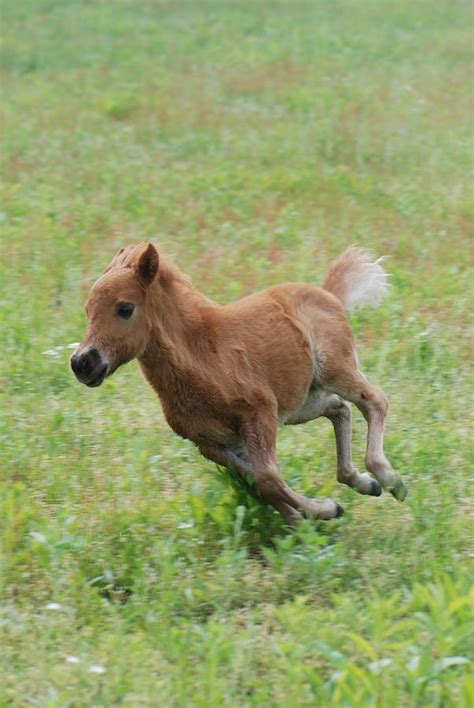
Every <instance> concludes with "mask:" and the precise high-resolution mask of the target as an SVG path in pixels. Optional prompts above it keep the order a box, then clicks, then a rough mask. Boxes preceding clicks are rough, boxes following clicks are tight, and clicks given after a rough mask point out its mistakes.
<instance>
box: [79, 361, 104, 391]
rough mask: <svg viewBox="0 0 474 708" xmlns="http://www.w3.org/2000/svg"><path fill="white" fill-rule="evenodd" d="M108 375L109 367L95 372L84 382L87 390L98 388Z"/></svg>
mask: <svg viewBox="0 0 474 708" xmlns="http://www.w3.org/2000/svg"><path fill="white" fill-rule="evenodd" d="M108 375H109V367H108V366H107V365H104V366H102V367H101V368H100V370H99V371H97V372H96V373H95V374H94V376H93V377H92V378H91V379H89V381H84V383H85V384H86V386H88V387H89V388H97V386H100V385H101V384H102V383H103V381H104V379H105V378H106V377H107V376H108Z"/></svg>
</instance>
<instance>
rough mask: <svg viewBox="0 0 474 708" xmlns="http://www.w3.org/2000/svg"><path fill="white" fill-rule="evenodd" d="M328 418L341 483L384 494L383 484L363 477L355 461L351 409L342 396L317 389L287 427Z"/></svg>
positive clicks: (360, 491) (374, 494)
mask: <svg viewBox="0 0 474 708" xmlns="http://www.w3.org/2000/svg"><path fill="white" fill-rule="evenodd" d="M321 416H324V417H325V418H329V420H330V421H331V423H332V425H333V428H334V435H335V437H336V453H337V480H338V482H341V483H342V484H347V485H348V486H349V487H352V488H353V489H355V490H356V491H357V492H359V493H360V494H370V495H372V496H374V497H378V496H380V495H381V494H382V490H381V488H380V485H379V483H378V482H377V481H376V480H375V479H372V477H371V476H370V475H368V474H367V473H364V474H361V473H360V472H359V471H358V470H357V468H356V467H355V466H354V464H353V462H352V450H351V437H352V429H351V417H352V416H351V407H350V405H349V404H348V403H347V401H345V400H344V399H342V398H341V397H340V396H338V395H337V394H335V393H328V392H327V391H324V389H322V388H315V389H314V390H313V391H312V392H311V393H310V394H309V395H308V398H307V400H306V401H305V403H304V404H303V405H302V406H301V408H300V409H299V410H297V411H295V412H294V413H293V414H292V415H291V416H290V417H289V418H288V419H287V421H286V424H287V425H297V424H299V423H307V422H308V421H310V420H314V419H316V418H320V417H321Z"/></svg>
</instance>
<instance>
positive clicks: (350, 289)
mask: <svg viewBox="0 0 474 708" xmlns="http://www.w3.org/2000/svg"><path fill="white" fill-rule="evenodd" d="M383 260H384V258H383V257H382V258H379V259H377V260H375V261H374V259H373V256H372V255H371V253H370V251H367V250H366V249H365V248H360V247H359V246H350V247H349V248H347V249H346V250H345V251H344V253H342V254H341V255H340V256H339V258H337V259H336V260H335V261H334V263H332V265H331V266H330V268H329V270H328V273H327V275H326V279H325V281H324V283H323V288H325V290H329V292H331V293H332V294H333V295H335V296H336V297H337V298H339V300H340V301H341V302H342V304H343V305H344V308H345V309H346V310H352V309H354V308H355V307H359V306H364V305H373V306H375V305H378V303H379V302H380V300H381V299H382V298H383V297H384V296H385V295H386V293H387V290H388V282H387V278H388V276H387V273H385V271H384V269H383V268H382V266H381V265H380V264H381V262H382V261H383Z"/></svg>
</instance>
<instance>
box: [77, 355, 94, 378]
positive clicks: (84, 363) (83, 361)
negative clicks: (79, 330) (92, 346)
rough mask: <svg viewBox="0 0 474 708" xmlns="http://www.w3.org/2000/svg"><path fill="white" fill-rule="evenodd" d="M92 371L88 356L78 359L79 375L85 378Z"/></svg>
mask: <svg viewBox="0 0 474 708" xmlns="http://www.w3.org/2000/svg"><path fill="white" fill-rule="evenodd" d="M91 371H92V366H91V360H90V358H89V355H88V354H83V355H82V356H81V358H80V359H79V373H80V374H82V375H83V376H87V375H88V374H90V373H91Z"/></svg>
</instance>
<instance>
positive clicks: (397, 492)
mask: <svg viewBox="0 0 474 708" xmlns="http://www.w3.org/2000/svg"><path fill="white" fill-rule="evenodd" d="M390 494H392V495H393V496H394V497H395V499H397V500H398V501H399V502H402V501H404V500H405V497H406V495H407V494H408V489H407V488H406V487H405V485H404V484H403V482H402V480H401V479H400V478H399V479H397V481H396V482H395V484H394V485H393V487H392V488H391V489H390Z"/></svg>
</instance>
